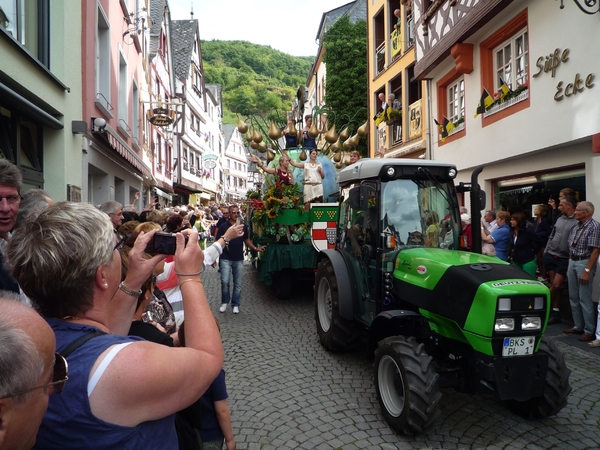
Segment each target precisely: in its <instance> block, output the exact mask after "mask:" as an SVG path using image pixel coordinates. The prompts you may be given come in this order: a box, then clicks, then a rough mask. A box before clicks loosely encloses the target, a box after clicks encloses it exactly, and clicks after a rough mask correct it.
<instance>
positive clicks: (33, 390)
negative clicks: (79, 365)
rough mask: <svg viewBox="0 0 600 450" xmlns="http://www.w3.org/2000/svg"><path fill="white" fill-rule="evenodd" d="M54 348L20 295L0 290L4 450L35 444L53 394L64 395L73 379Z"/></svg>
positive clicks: (1, 442) (1, 441)
mask: <svg viewBox="0 0 600 450" xmlns="http://www.w3.org/2000/svg"><path fill="white" fill-rule="evenodd" d="M55 347H56V341H55V338H54V333H53V332H52V329H51V328H50V326H49V325H48V324H47V323H46V321H45V320H44V319H43V318H42V317H41V316H40V315H39V314H38V313H37V312H36V311H35V310H34V309H33V308H31V307H29V306H27V305H25V304H23V303H21V302H20V301H19V298H18V296H17V295H16V294H14V293H11V292H6V291H0V380H2V383H1V384H0V449H2V450H17V449H19V450H24V449H30V448H31V447H33V445H34V444H35V440H36V435H37V432H38V428H39V426H40V423H41V422H42V418H43V417H44V413H45V412H46V409H47V407H48V400H49V396H50V394H53V393H59V392H60V391H62V389H63V387H64V385H65V383H66V381H67V379H68V378H67V365H66V361H65V359H64V358H63V357H62V356H60V355H59V354H55V353H54V350H55Z"/></svg>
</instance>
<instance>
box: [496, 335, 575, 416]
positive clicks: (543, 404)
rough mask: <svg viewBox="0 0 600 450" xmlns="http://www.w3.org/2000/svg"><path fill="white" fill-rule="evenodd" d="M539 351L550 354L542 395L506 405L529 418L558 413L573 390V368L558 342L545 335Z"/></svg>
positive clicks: (513, 401) (511, 401)
mask: <svg viewBox="0 0 600 450" xmlns="http://www.w3.org/2000/svg"><path fill="white" fill-rule="evenodd" d="M539 351H540V352H543V353H546V354H547V355H548V372H547V373H546V380H545V381H544V392H543V393H542V396H541V397H534V398H531V399H529V400H525V401H522V402H521V401H517V400H509V401H507V402H506V406H507V407H508V408H509V409H510V410H511V411H513V412H515V413H516V414H519V415H521V416H523V417H526V418H528V419H543V418H544V417H548V416H553V415H554V414H557V413H558V412H559V411H560V410H561V409H563V408H564V407H565V406H566V405H567V397H568V396H569V394H570V393H571V390H572V388H571V385H570V384H569V376H570V375H571V370H570V369H569V368H568V367H567V365H566V364H565V355H564V353H563V352H561V351H560V350H559V349H558V347H556V342H554V341H553V340H552V339H549V338H547V337H543V338H542V341H541V342H540V349H539Z"/></svg>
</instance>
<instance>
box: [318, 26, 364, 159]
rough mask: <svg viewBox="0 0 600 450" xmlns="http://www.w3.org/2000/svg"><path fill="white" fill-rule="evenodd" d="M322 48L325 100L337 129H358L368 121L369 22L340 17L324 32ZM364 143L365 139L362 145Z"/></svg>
mask: <svg viewBox="0 0 600 450" xmlns="http://www.w3.org/2000/svg"><path fill="white" fill-rule="evenodd" d="M323 48H324V49H325V54H324V55H323V62H324V63H325V65H326V67H327V78H326V81H325V103H326V105H327V107H329V108H331V109H332V110H333V111H335V124H336V128H337V130H338V132H339V131H340V130H341V127H344V126H346V125H350V130H351V131H352V132H356V129H357V128H358V127H359V126H361V125H362V124H363V123H364V122H365V121H366V120H367V23H366V22H365V21H364V20H359V21H357V22H356V23H354V24H352V23H350V19H349V18H348V17H347V16H345V17H342V18H340V19H339V20H338V21H337V22H335V24H333V26H332V27H331V28H330V29H329V30H328V31H327V33H326V34H325V37H324V39H323ZM365 142H366V140H365V139H364V138H362V139H361V145H360V146H359V147H360V148H364V146H365ZM360 148H359V151H360Z"/></svg>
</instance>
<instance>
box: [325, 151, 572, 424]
mask: <svg viewBox="0 0 600 450" xmlns="http://www.w3.org/2000/svg"><path fill="white" fill-rule="evenodd" d="M481 170H482V168H478V169H477V170H476V171H475V172H474V173H473V177H472V180H471V183H461V184H459V185H458V186H455V184H454V178H455V177H456V173H457V170H456V167H455V166H454V165H452V164H444V163H439V162H436V161H425V160H410V159H365V160H361V161H359V162H358V163H356V164H353V165H351V166H349V167H347V168H346V169H344V170H342V171H341V172H340V174H339V178H338V182H339V186H340V195H339V207H338V211H337V212H338V215H337V217H338V220H337V225H336V226H337V230H328V232H329V235H331V236H335V238H334V239H335V246H334V248H330V249H325V250H322V251H321V252H320V253H319V257H318V258H319V259H318V269H317V273H316V279H315V297H314V299H315V301H314V304H315V319H316V324H317V332H318V334H319V338H320V341H321V344H322V345H323V346H324V347H325V348H327V349H329V350H332V351H343V350H348V349H352V348H355V347H356V346H358V345H359V344H361V343H362V344H363V347H366V349H367V352H368V354H369V355H371V356H373V355H374V359H375V363H374V368H375V376H374V378H375V387H376V391H377V397H378V400H379V403H380V406H381V409H382V413H383V415H384V417H385V419H386V421H387V422H388V423H389V424H390V426H391V427H392V428H394V429H395V430H396V431H398V432H401V433H404V434H417V433H422V432H424V431H425V430H427V428H428V427H430V426H431V425H432V424H433V423H434V421H435V420H436V418H437V417H438V416H439V414H440V399H441V393H440V390H439V388H440V387H453V388H455V389H456V390H458V391H461V392H473V393H491V394H494V395H495V396H496V397H497V398H498V399H499V400H500V401H501V402H503V403H504V404H505V405H506V406H508V407H509V408H510V409H511V410H513V411H515V412H516V413H518V414H521V415H524V416H526V417H528V418H543V417H547V416H550V415H553V414H556V413H558V411H560V410H561V409H562V408H563V407H564V406H565V405H566V404H567V396H568V395H569V393H570V392H571V386H570V384H569V375H570V370H569V369H568V368H567V367H566V365H565V362H564V355H563V354H562V353H561V352H560V351H559V350H558V349H557V347H556V345H555V343H554V342H553V341H551V340H549V339H547V338H544V337H543V335H544V331H545V328H546V323H547V320H548V314H549V291H548V289H547V287H546V286H545V285H544V284H543V283H541V282H539V281H537V280H536V279H534V278H532V277H531V276H529V275H528V274H526V273H525V272H524V271H522V270H521V269H519V268H517V267H515V266H513V265H510V264H508V263H505V262H503V261H501V260H500V259H498V258H496V257H491V256H485V255H482V254H480V253H478V251H479V252H480V250H481V236H480V235H479V225H478V224H479V218H478V217H479V211H481V210H482V209H484V208H485V197H484V195H483V193H482V192H481V191H480V189H479V185H478V184H477V175H478V174H479V172H481ZM466 191H471V211H472V213H473V224H474V232H473V239H472V240H473V242H471V243H469V247H470V249H471V251H466V250H464V249H463V250H461V248H463V247H464V246H465V237H464V236H461V233H462V227H461V221H460V213H459V205H458V201H457V192H466ZM330 247H331V246H330Z"/></svg>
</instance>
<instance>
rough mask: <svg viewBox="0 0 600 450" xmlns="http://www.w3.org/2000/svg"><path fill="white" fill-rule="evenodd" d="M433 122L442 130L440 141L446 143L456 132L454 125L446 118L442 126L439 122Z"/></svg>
mask: <svg viewBox="0 0 600 450" xmlns="http://www.w3.org/2000/svg"><path fill="white" fill-rule="evenodd" d="M433 121H434V122H435V124H436V125H437V126H438V128H439V129H440V135H441V136H442V137H441V139H440V140H441V141H442V142H444V141H445V140H446V139H447V138H448V136H449V134H450V133H452V130H454V124H453V123H452V122H451V121H450V120H449V119H448V118H447V117H446V116H444V122H443V123H442V124H441V125H440V123H439V122H438V121H437V120H435V119H433Z"/></svg>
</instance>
